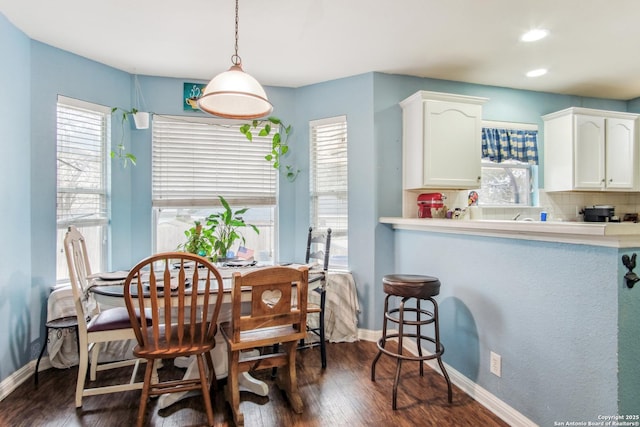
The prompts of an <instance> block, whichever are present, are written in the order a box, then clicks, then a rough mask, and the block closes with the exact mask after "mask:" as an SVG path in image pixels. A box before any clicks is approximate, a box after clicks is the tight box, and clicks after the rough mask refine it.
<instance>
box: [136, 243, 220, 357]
mask: <svg viewBox="0 0 640 427" xmlns="http://www.w3.org/2000/svg"><path fill="white" fill-rule="evenodd" d="M132 289H135V291H136V292H135V295H136V296H134V295H133V294H132ZM168 289H170V290H168ZM223 290H224V288H223V282H222V277H221V275H220V273H219V272H218V270H217V268H216V267H215V266H214V265H213V264H211V263H210V262H209V261H208V260H207V259H205V258H203V257H200V256H198V255H194V254H190V253H185V252H165V253H160V254H157V255H153V256H151V257H148V258H146V259H144V260H142V261H140V262H139V263H138V264H137V265H136V266H135V267H133V268H132V269H131V271H130V272H129V275H128V276H127V279H126V281H125V286H124V296H125V303H126V306H127V310H128V311H129V316H130V318H131V323H132V327H133V329H134V332H135V334H136V338H137V340H138V344H139V349H136V353H140V357H146V356H150V355H151V357H158V358H169V357H177V356H179V355H189V354H196V353H198V352H201V350H202V348H205V347H209V346H210V347H211V348H213V346H214V335H215V333H216V331H217V322H218V315H219V313H220V307H221V305H222V298H223ZM137 295H145V297H144V298H138V297H137ZM137 313H140V315H139V317H138V316H137ZM138 350H140V351H138ZM142 353H144V354H142ZM151 353H153V354H151ZM145 354H146V356H145Z"/></svg>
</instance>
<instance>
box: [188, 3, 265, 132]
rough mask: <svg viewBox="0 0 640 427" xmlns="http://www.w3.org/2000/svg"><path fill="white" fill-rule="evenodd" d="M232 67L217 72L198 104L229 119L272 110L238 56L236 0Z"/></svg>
mask: <svg viewBox="0 0 640 427" xmlns="http://www.w3.org/2000/svg"><path fill="white" fill-rule="evenodd" d="M231 63H232V65H231V68H229V70H228V71H225V72H223V73H220V74H218V75H217V76H215V77H214V78H213V80H211V81H210V82H209V84H208V85H207V87H206V88H205V89H204V93H203V95H202V96H201V97H200V98H199V99H198V108H199V109H201V110H202V111H205V112H207V113H209V114H213V115H214V116H218V117H224V118H228V119H244V120H247V119H257V118H260V117H264V116H266V115H267V114H269V113H271V111H272V110H273V106H272V105H271V103H270V102H269V100H268V99H267V94H266V93H265V91H264V89H263V88H262V86H260V83H258V81H257V80H256V79H254V78H253V77H251V76H250V75H249V74H247V73H245V72H244V71H243V70H242V60H241V59H240V56H238V0H236V44H235V54H234V55H233V56H232V57H231Z"/></svg>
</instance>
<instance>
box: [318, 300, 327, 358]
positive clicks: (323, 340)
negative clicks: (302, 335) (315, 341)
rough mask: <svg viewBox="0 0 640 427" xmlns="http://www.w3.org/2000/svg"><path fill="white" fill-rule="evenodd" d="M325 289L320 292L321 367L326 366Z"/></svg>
mask: <svg viewBox="0 0 640 427" xmlns="http://www.w3.org/2000/svg"><path fill="white" fill-rule="evenodd" d="M326 295H327V293H326V291H325V290H324V289H323V290H322V293H321V294H320V316H319V317H320V319H319V322H320V325H318V326H319V328H320V361H321V363H322V369H325V368H326V367H327V341H326V337H325V334H324V306H325V301H326Z"/></svg>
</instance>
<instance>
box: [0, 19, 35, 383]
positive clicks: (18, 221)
mask: <svg viewBox="0 0 640 427" xmlns="http://www.w3.org/2000/svg"><path fill="white" fill-rule="evenodd" d="M29 43H30V41H29V39H28V38H27V37H26V36H25V35H24V34H23V33H22V32H20V31H18V30H17V29H16V28H15V27H13V26H12V25H11V24H10V23H9V22H8V21H7V20H6V19H5V18H4V16H3V15H1V14H0V55H1V56H2V58H3V61H2V66H0V94H1V95H0V158H2V163H3V164H2V168H0V200H2V209H0V230H1V231H0V236H1V237H0V242H2V245H1V246H0V247H1V249H0V271H2V274H1V275H0V380H3V379H5V378H6V377H7V376H8V375H10V374H11V373H13V372H14V371H16V370H17V369H19V368H21V367H22V366H24V365H25V364H26V363H27V362H29V360H31V359H32V358H33V354H34V352H37V350H36V348H37V345H36V346H35V348H34V347H33V346H32V345H31V342H32V341H33V340H37V339H38V337H39V336H40V325H39V321H40V316H41V313H42V312H43V309H42V305H41V304H42V301H43V298H42V292H41V291H40V289H39V288H38V287H37V286H33V284H32V281H31V277H32V272H31V270H32V265H31V256H30V254H31V240H30V236H31V222H30V218H29V216H30V214H31V199H30V194H29V188H30V187H31V165H30V158H31V153H32V151H31V145H30V138H31V135H30V129H31V118H30V115H29V105H30V98H31V90H30V81H29V73H30V69H31V57H30V55H29ZM32 308H34V309H32ZM36 354H37V353H36Z"/></svg>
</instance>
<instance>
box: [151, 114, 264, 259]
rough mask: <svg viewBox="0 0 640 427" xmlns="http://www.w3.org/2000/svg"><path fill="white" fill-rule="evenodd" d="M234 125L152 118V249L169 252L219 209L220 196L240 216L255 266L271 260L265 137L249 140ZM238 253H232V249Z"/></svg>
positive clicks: (162, 117)
mask: <svg viewBox="0 0 640 427" xmlns="http://www.w3.org/2000/svg"><path fill="white" fill-rule="evenodd" d="M241 124H242V123H240V122H238V121H230V120H220V119H212V118H197V117H179V116H159V115H155V116H154V119H153V149H152V199H153V207H154V226H155V233H154V236H155V238H154V249H155V251H156V252H162V251H172V250H175V249H176V248H177V246H178V245H179V244H181V243H183V242H184V241H185V239H186V238H185V234H184V232H185V230H187V229H189V228H190V227H191V226H193V222H194V221H196V220H198V221H199V220H202V219H203V218H205V217H207V216H208V215H209V214H211V213H214V212H215V211H216V209H219V208H220V202H219V200H218V196H219V195H220V196H223V197H224V198H225V199H226V200H227V201H228V202H229V204H230V205H231V206H232V208H234V210H235V209H238V208H241V207H247V208H249V210H248V211H247V212H246V214H244V215H243V217H244V219H245V221H246V222H247V223H250V224H253V225H256V226H257V227H258V229H259V230H260V234H258V235H256V233H255V232H253V230H252V229H251V228H246V229H243V230H242V232H243V234H244V237H245V239H246V245H245V246H246V247H247V248H250V249H253V250H254V254H255V255H254V256H255V258H256V259H257V260H259V261H270V260H273V259H275V254H274V250H275V208H276V178H277V175H276V172H277V171H276V170H275V169H274V168H273V167H272V165H271V164H270V163H269V162H267V161H266V160H265V156H266V155H267V154H269V152H270V151H271V139H270V138H269V137H255V136H254V138H253V141H248V140H247V139H246V137H245V136H244V135H243V134H242V133H240V130H239V128H240V125H241ZM236 249H237V248H236Z"/></svg>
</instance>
